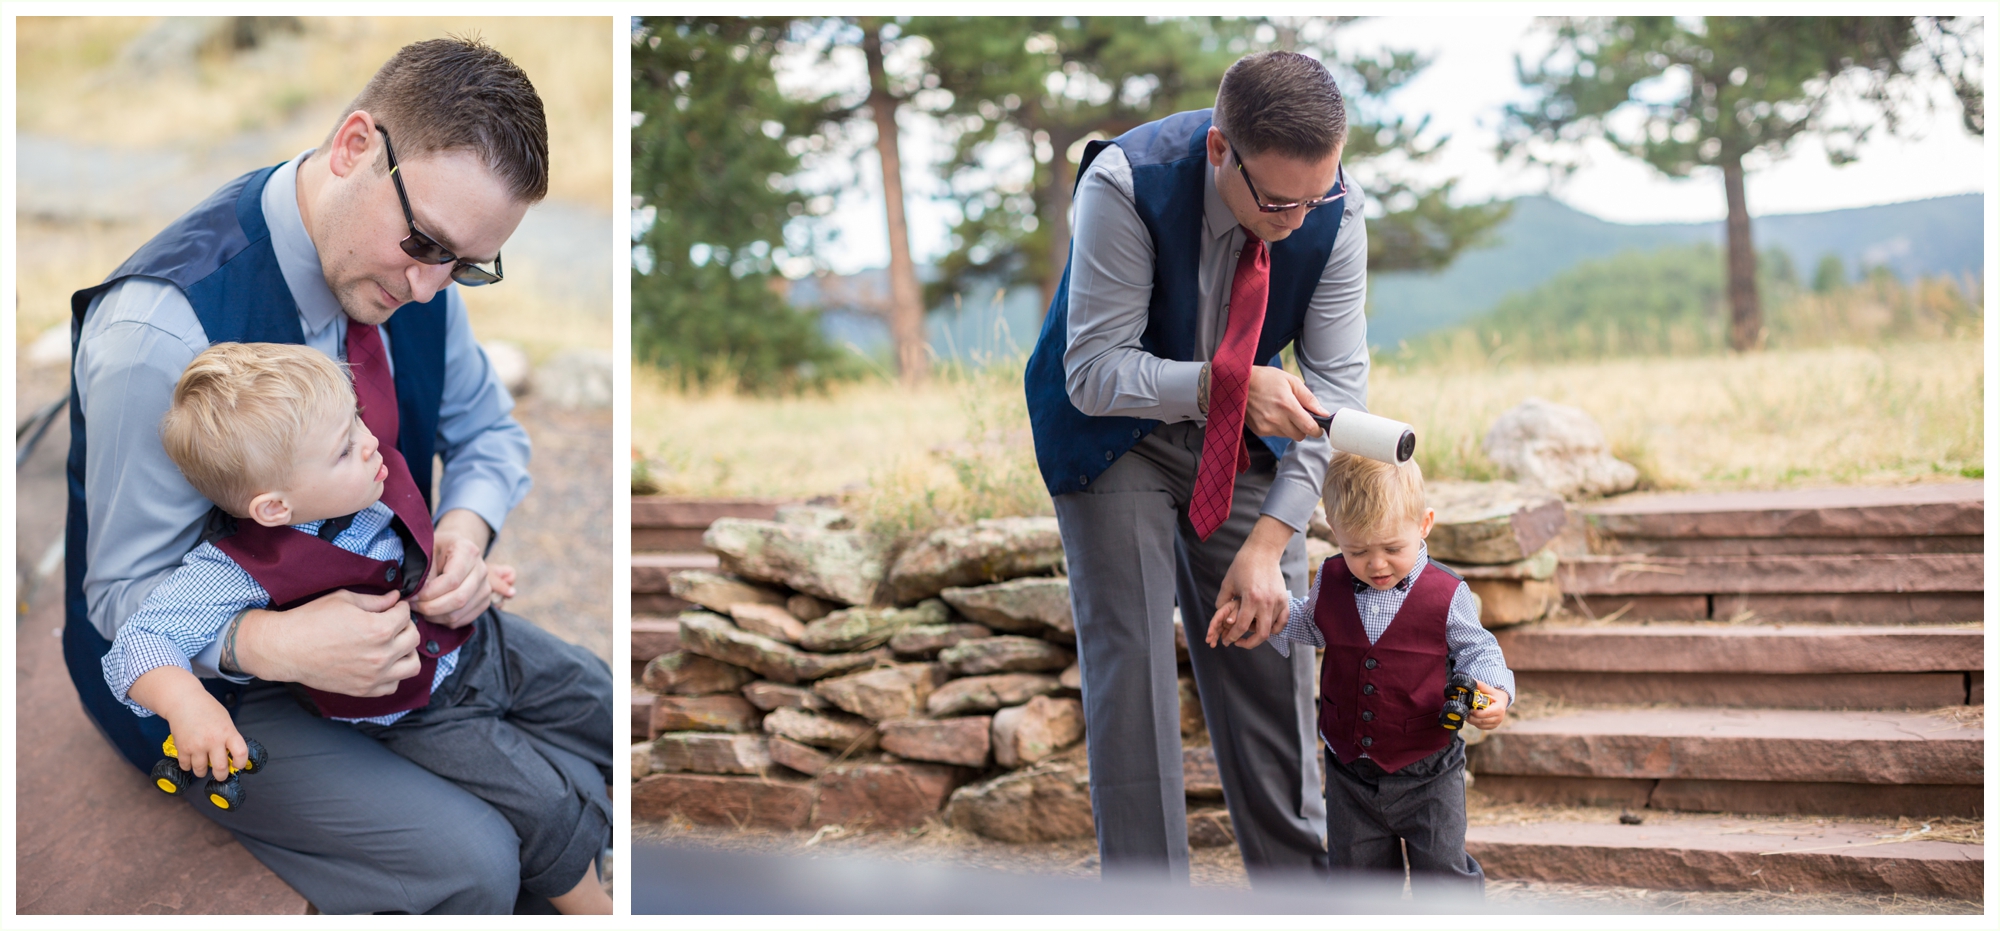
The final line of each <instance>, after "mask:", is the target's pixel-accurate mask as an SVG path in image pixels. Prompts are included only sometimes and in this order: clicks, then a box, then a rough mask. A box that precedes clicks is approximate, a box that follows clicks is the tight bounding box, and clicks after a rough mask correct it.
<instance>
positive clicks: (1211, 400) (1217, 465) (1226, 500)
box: [1188, 229, 1271, 540]
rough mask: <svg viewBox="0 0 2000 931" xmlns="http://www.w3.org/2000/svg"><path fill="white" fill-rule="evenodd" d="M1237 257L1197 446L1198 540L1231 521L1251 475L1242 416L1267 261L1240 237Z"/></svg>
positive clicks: (1193, 500) (1258, 247) (1191, 511)
mask: <svg viewBox="0 0 2000 931" xmlns="http://www.w3.org/2000/svg"><path fill="white" fill-rule="evenodd" d="M1243 237H1244V238H1243V249H1242V250H1241V251H1239V252H1238V253H1237V254H1236V277H1235V279H1234V280H1233V281H1232V282H1231V283H1230V285H1229V323H1228V324H1227V326H1226V327H1225V328H1224V329H1223V331H1222V345H1220V346H1217V347H1216V348H1215V357H1214V358H1212V359H1210V360H1209V362H1208V429H1207V431H1206V433H1205V434H1204V435H1203V436H1202V440H1201V465H1200V467H1199V468H1198V469H1197V470H1196V472H1195V477H1194V494H1193V496H1191V497H1190V498H1189V499H1188V520H1189V521H1190V522H1191V523H1193V524H1194V532H1195V534H1196V535H1198V536H1200V537H1201V538H1202V539H1204V540H1206V539H1208V535H1209V534H1212V533H1214V532H1215V528H1217V527H1220V526H1222V522H1223V521H1226V520H1228V519H1229V508H1230V504H1231V502H1232V501H1233V500H1234V498H1235V495H1236V476H1237V474H1239V473H1242V472H1247V471H1249V470H1250V452H1249V450H1247V449H1244V448H1243V411H1244V407H1245V405H1246V404H1248V403H1249V400H1250V366H1251V365H1252V364H1254V363H1255V362H1256V361H1257V337H1258V336H1259V335H1260V334H1262V333H1263V331H1264V308H1265V305H1266V304H1267V302H1268V299H1269V298H1270V295H1271V258H1270V252H1269V250H1268V249H1267V248H1266V247H1265V245H1264V241H1263V240H1261V239H1258V238H1257V237H1256V236H1254V235H1251V233H1250V231H1249V230H1247V229H1246V230H1244V231H1243Z"/></svg>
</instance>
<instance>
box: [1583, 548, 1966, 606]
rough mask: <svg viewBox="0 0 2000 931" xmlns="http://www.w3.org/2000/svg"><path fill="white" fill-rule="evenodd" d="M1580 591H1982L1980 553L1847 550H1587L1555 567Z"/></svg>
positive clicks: (1708, 593) (1630, 593)
mask: <svg viewBox="0 0 2000 931" xmlns="http://www.w3.org/2000/svg"><path fill="white" fill-rule="evenodd" d="M1556 577H1557V579H1558V580H1560V582H1561V585H1562V590H1563V591H1564V592H1567V593H1571V594H1576V595H1596V596H1605V595H1609V596H1649V595H1706V596H1723V595H1830V594H1833V595H1844V594H1849V593H1857V594H1858V593H1877V592H1893V593H1928V592H1980V591H1984V590H1985V587H1986V577H1985V557H1984V556H1982V555H1980V554H1977V553H1878V554H1867V555H1841V556H1740V557H1738V556H1580V557H1571V558H1569V559H1565V560H1564V561H1563V563H1562V564H1561V565H1560V566H1558V567H1557V569H1556Z"/></svg>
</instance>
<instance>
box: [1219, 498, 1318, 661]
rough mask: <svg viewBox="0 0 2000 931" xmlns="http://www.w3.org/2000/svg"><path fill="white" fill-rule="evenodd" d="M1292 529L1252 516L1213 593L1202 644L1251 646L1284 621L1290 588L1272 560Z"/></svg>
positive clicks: (1271, 519)
mask: <svg viewBox="0 0 2000 931" xmlns="http://www.w3.org/2000/svg"><path fill="white" fill-rule="evenodd" d="M1295 532H1296V531H1294V530H1292V528H1290V527H1288V526H1286V525H1285V523H1284V522H1283V521H1281V520H1278V519H1277V518H1275V517H1272V516H1270V515H1269V514H1266V515H1264V516H1262V517H1259V518H1257V526H1256V527H1253V528H1251V530H1250V538H1249V539H1247V540H1245V541H1243V548H1242V549H1239V550H1237V551H1236V559H1235V561H1234V562H1231V563H1230V564H1229V574H1228V575H1225V576H1223V577H1222V588H1221V589H1220V590H1218V591H1217V592H1216V595H1215V616H1214V617H1212V618H1210V619H1209V621H1208V636H1207V640H1208V645H1209V646H1217V645H1221V646H1229V645H1231V644H1235V645H1236V646H1239V647H1242V648H1243V649H1246V650H1248V649H1252V648H1254V647H1257V646H1259V645H1261V644H1263V642H1264V641H1266V640H1268V639H1270V637H1271V634H1272V633H1273V632H1275V631H1277V630H1278V629H1279V628H1281V627H1283V626H1285V618H1286V616H1287V615H1288V614H1290V612H1291V609H1292V593H1291V591H1290V590H1288V589H1286V588H1285V573H1284V571H1283V570H1282V569H1280V568H1279V567H1278V560H1279V559H1280V558H1281V557H1283V556H1284V554H1285V545H1286V544H1287V543H1290V542H1291V540H1292V534H1293V533H1295Z"/></svg>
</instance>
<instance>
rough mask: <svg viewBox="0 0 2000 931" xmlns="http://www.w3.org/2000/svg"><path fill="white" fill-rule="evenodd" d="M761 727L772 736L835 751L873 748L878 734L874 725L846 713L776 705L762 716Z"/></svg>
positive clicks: (848, 751) (859, 750)
mask: <svg viewBox="0 0 2000 931" xmlns="http://www.w3.org/2000/svg"><path fill="white" fill-rule="evenodd" d="M764 730H765V732H766V733H769V734H771V735H773V736H776V737H788V738H790V739H792V740H796V741H798V742H799V743H802V744H807V745H809V746H814V747H823V748H825V749H828V750H832V751H834V752H835V753H859V752H862V751H865V750H873V749H875V744H876V742H877V741H878V740H879V738H880V735H879V734H877V733H876V732H875V726H874V725H872V724H870V723H868V722H867V721H863V720H861V719H859V718H852V717H848V716H846V715H834V714H815V713H813V712H811V711H800V710H798V709H796V708H779V709H778V710H776V711H773V712H771V713H770V714H768V715H765V716H764Z"/></svg>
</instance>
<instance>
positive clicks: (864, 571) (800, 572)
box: [701, 517, 886, 605]
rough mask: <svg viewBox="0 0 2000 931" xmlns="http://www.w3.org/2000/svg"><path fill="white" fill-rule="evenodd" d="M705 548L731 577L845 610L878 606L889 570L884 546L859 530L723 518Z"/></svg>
mask: <svg viewBox="0 0 2000 931" xmlns="http://www.w3.org/2000/svg"><path fill="white" fill-rule="evenodd" d="M701 543H702V545H703V546H705V547H707V548H708V549H709V550H710V551H711V552H713V553H715V554H716V555H717V556H719V557H721V559H722V565H723V568H725V569H728V570H729V571H730V572H733V573H735V574H737V575H741V576H745V577H747V578H752V579H757V580H760V581H765V582H776V583H779V584H782V585H786V586H789V587H791V588H794V589H797V590H799V591H801V592H805V593H806V594H808V595H816V596H818V597H821V598H825V599H828V600H830V601H837V602H840V603H841V604H850V605H853V604H868V603H870V602H872V601H874V600H875V589H876V587H877V586H878V585H879V584H881V581H882V576H883V573H884V572H885V570H886V567H885V566H884V565H883V561H882V557H883V554H882V548H881V545H880V544H879V543H878V542H877V541H876V540H875V538H874V537H872V536H869V535H868V534H865V533H862V532H860V531H855V530H824V529H821V528H818V527H807V526H799V525H797V524H781V523H778V522H777V521H769V520H750V519H747V518H741V517H724V518H720V519H718V520H716V521H715V522H714V523H712V524H710V525H709V526H708V531H707V532H706V533H703V534H702V537H701ZM780 603H782V602H780Z"/></svg>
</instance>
